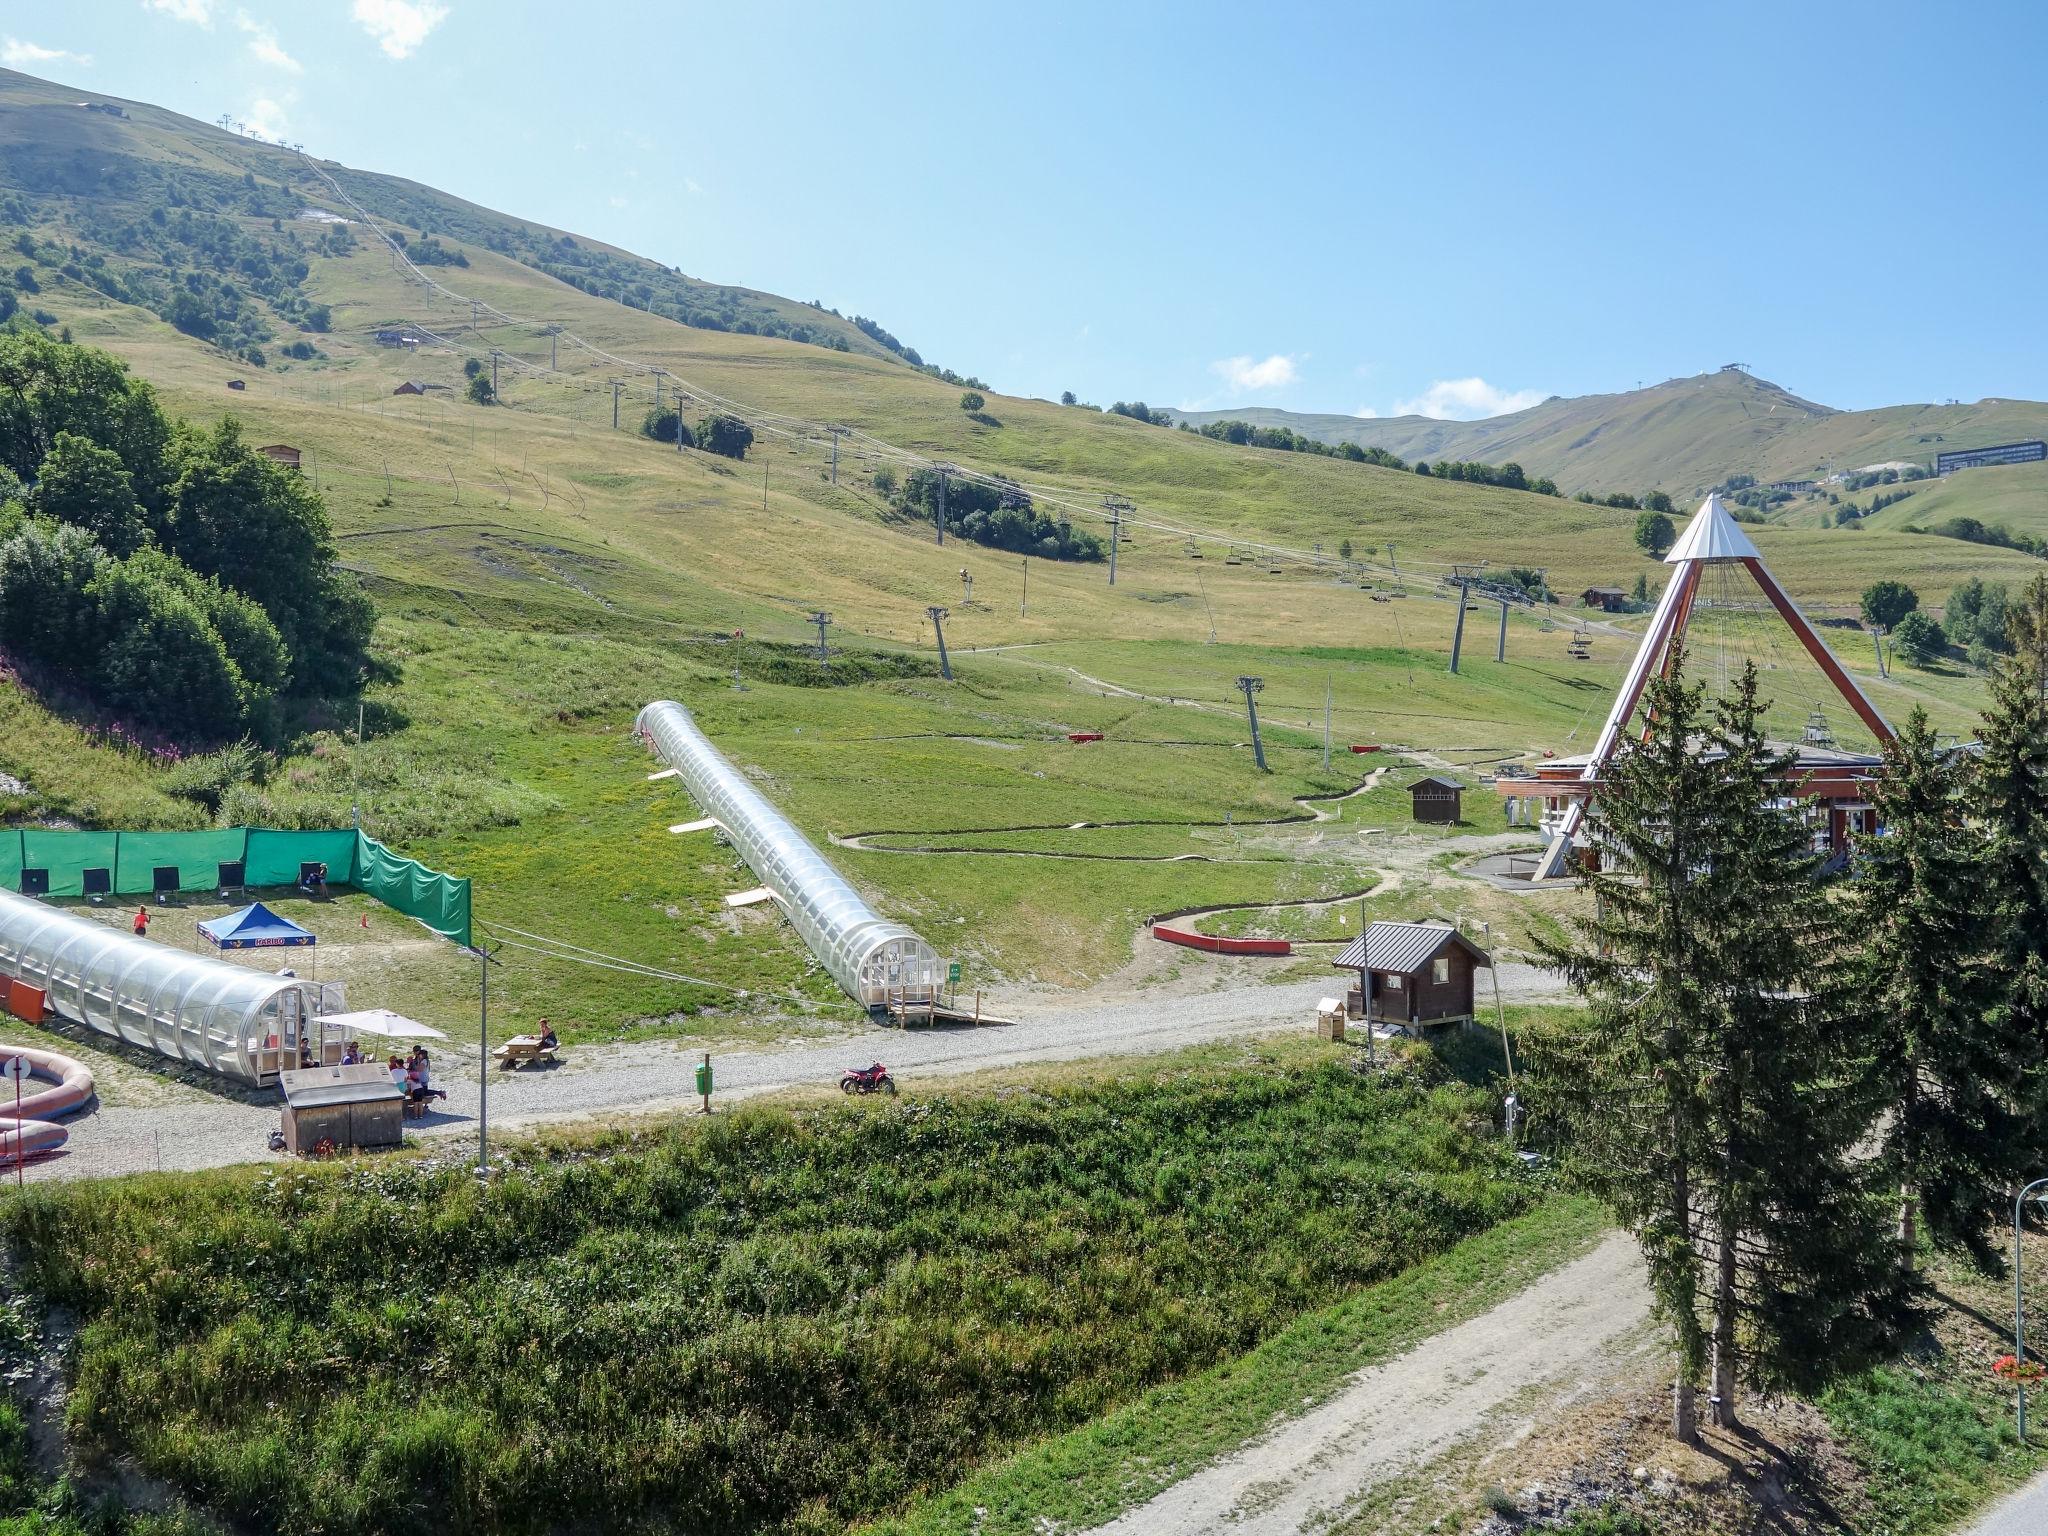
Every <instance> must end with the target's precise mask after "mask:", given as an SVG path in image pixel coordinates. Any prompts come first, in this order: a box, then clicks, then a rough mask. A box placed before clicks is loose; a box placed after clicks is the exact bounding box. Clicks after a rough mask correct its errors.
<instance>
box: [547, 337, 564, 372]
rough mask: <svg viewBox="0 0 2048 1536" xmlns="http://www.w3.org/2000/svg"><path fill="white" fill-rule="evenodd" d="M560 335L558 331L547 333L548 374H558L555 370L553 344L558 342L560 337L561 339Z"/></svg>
mask: <svg viewBox="0 0 2048 1536" xmlns="http://www.w3.org/2000/svg"><path fill="white" fill-rule="evenodd" d="M561 334H562V333H561V332H560V331H555V330H551V331H549V332H548V372H549V373H556V372H559V371H560V370H558V369H557V368H556V367H555V342H556V341H557V340H559V339H560V337H561Z"/></svg>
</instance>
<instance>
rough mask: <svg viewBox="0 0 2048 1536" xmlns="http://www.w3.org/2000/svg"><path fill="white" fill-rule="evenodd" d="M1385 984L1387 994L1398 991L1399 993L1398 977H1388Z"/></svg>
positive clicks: (1399, 980) (1399, 983)
mask: <svg viewBox="0 0 2048 1536" xmlns="http://www.w3.org/2000/svg"><path fill="white" fill-rule="evenodd" d="M1386 983H1387V990H1388V991H1389V992H1398V991H1400V990H1401V978H1400V977H1398V976H1389V977H1387V978H1386Z"/></svg>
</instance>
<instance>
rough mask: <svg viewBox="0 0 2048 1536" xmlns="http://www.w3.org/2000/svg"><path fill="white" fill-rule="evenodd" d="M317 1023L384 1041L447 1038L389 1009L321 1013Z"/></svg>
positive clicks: (437, 1031)
mask: <svg viewBox="0 0 2048 1536" xmlns="http://www.w3.org/2000/svg"><path fill="white" fill-rule="evenodd" d="M319 1022H320V1023H322V1024H326V1025H330V1026H332V1027H334V1028H337V1029H341V1030H353V1031H355V1032H356V1033H357V1034H363V1035H378V1036H381V1037H382V1038H384V1039H386V1040H446V1039H447V1038H448V1037H447V1036H446V1035H444V1034H442V1033H441V1031H439V1030H438V1029H432V1028H429V1027H428V1026H427V1025H425V1024H421V1023H419V1022H418V1021H417V1020H414V1019H408V1018H407V1017H406V1016H405V1015H404V1014H402V1013H393V1012H392V1011H391V1010H390V1009H389V1008H365V1009H364V1010H363V1011H362V1012H360V1013H323V1014H321V1015H320V1018H319Z"/></svg>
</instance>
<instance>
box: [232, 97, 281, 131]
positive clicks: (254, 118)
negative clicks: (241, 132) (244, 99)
mask: <svg viewBox="0 0 2048 1536" xmlns="http://www.w3.org/2000/svg"><path fill="white" fill-rule="evenodd" d="M241 126H242V127H243V128H244V129H246V130H247V131H248V132H250V133H254V134H260V135H261V136H262V137H264V138H266V139H282V138H284V136H285V133H286V131H287V130H288V128H289V126H290V125H289V122H288V121H287V119H286V117H285V110H284V104H283V103H282V102H277V101H273V100H271V99H270V98H269V97H268V96H259V97H257V98H256V99H255V100H254V101H252V102H250V103H249V110H248V112H247V113H246V114H245V115H244V118H243V122H242V125H241Z"/></svg>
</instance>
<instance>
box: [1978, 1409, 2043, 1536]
mask: <svg viewBox="0 0 2048 1536" xmlns="http://www.w3.org/2000/svg"><path fill="white" fill-rule="evenodd" d="M2027 1406H2028V1408H2030V1409H2031V1408H2032V1407H2033V1406H2034V1405H2033V1400H2032V1399H2031V1398H2030V1399H2029V1400H2028V1402H2027ZM2043 1531H2048V1472H2044V1473H2042V1474H2041V1475H2040V1476H2039V1477H2037V1478H2035V1479H2034V1480H2033V1481H2032V1482H2031V1483H2028V1484H2027V1485H2026V1487H2024V1488H2022V1489H2020V1490H2019V1491H2018V1492H2017V1493H2013V1494H2009V1495H2008V1496H2006V1497H2005V1498H2003V1499H2000V1500H1999V1501H1998V1502H1997V1503H1996V1504H1994V1505H1992V1506H1991V1508H1990V1509H1988V1510H1986V1511H1985V1512H1984V1516H1983V1518H1982V1519H1980V1520H1979V1521H1978V1522H1977V1523H1976V1524H1975V1525H1973V1526H1971V1527H1970V1528H1969V1530H1968V1531H1966V1532H1965V1533H1964V1536H2041V1533H2042V1532H2043Z"/></svg>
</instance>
